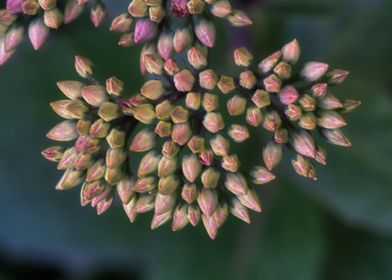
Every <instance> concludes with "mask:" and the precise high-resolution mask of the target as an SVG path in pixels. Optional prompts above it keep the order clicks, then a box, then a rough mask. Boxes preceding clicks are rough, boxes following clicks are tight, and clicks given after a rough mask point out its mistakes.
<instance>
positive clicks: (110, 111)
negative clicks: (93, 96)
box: [98, 102, 121, 122]
mask: <svg viewBox="0 0 392 280" xmlns="http://www.w3.org/2000/svg"><path fill="white" fill-rule="evenodd" d="M120 115H121V113H120V107H119V106H118V105H117V104H116V103H112V102H104V103H102V104H101V106H99V110H98V116H100V117H101V119H103V120H104V121H106V122H110V121H112V120H115V119H117V118H118V117H120Z"/></svg>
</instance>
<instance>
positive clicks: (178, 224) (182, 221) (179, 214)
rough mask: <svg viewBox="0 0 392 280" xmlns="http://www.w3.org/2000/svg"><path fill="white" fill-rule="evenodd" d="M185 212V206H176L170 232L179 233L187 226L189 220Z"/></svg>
mask: <svg viewBox="0 0 392 280" xmlns="http://www.w3.org/2000/svg"><path fill="white" fill-rule="evenodd" d="M186 212H187V208H186V207H185V206H177V208H176V210H175V211H174V214H173V223H172V231H179V230H181V229H182V228H184V227H185V226H186V225H187V224H188V222H189V219H188V217H187V215H186Z"/></svg>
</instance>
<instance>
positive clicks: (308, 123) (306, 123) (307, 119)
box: [299, 112, 317, 130]
mask: <svg viewBox="0 0 392 280" xmlns="http://www.w3.org/2000/svg"><path fill="white" fill-rule="evenodd" d="M299 126H300V127H302V128H303V129H306V130H313V129H315V128H316V126H317V118H316V116H315V115H314V114H313V113H312V112H310V113H305V114H303V115H302V116H301V118H300V119H299Z"/></svg>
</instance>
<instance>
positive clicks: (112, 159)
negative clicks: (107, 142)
mask: <svg viewBox="0 0 392 280" xmlns="http://www.w3.org/2000/svg"><path fill="white" fill-rule="evenodd" d="M127 156H128V155H127V153H126V152H125V151H124V150H123V149H108V150H107V152H106V166H107V167H109V168H114V167H117V166H120V165H121V164H122V163H123V162H124V161H125V160H126V159H127Z"/></svg>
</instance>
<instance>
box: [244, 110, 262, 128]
mask: <svg viewBox="0 0 392 280" xmlns="http://www.w3.org/2000/svg"><path fill="white" fill-rule="evenodd" d="M262 121H263V115H262V113H261V110H260V109H259V108H257V107H254V106H252V107H250V108H248V110H246V122H247V123H248V124H249V125H251V126H254V127H258V126H259V125H260V123H261V122H262Z"/></svg>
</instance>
